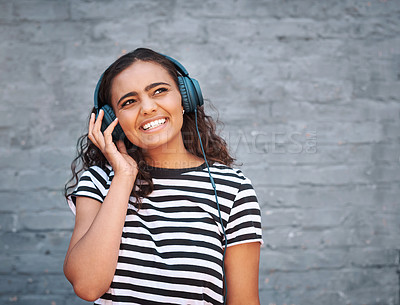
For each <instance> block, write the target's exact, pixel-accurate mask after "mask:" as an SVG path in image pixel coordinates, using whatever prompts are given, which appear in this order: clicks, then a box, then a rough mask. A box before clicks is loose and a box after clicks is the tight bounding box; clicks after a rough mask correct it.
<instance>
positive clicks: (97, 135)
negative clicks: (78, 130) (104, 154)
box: [92, 109, 105, 150]
mask: <svg viewBox="0 0 400 305" xmlns="http://www.w3.org/2000/svg"><path fill="white" fill-rule="evenodd" d="M103 118H104V110H103V109H100V111H99V115H98V116H97V118H96V119H95V122H94V125H93V128H92V136H93V138H94V141H95V142H96V143H97V145H96V146H97V147H98V148H100V150H102V149H103V148H104V145H105V143H104V136H103V134H102V132H101V125H102V122H103Z"/></svg>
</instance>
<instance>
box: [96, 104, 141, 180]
mask: <svg viewBox="0 0 400 305" xmlns="http://www.w3.org/2000/svg"><path fill="white" fill-rule="evenodd" d="M103 117H104V111H103V110H100V112H99V115H98V117H97V120H96V117H95V114H94V113H92V114H91V116H90V121H89V132H88V138H89V139H90V141H92V142H93V144H94V145H96V147H97V148H98V149H100V151H101V152H102V153H103V155H104V156H105V157H106V159H107V161H108V162H109V163H110V165H111V167H112V168H113V170H114V173H115V175H117V174H118V175H123V176H128V177H132V178H134V179H135V178H136V175H137V173H138V169H137V163H136V161H135V160H134V159H133V158H132V157H131V156H129V154H128V152H127V151H126V147H125V144H124V141H122V140H119V141H117V146H116V145H115V144H114V142H113V140H112V132H113V130H114V128H115V126H117V124H118V118H116V119H115V120H114V121H113V122H112V123H111V124H110V125H109V126H108V127H107V129H106V130H104V133H102V132H101V123H102V121H103ZM117 147H118V148H117ZM134 179H133V180H134Z"/></svg>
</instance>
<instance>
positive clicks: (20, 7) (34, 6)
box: [14, 0, 69, 21]
mask: <svg viewBox="0 0 400 305" xmlns="http://www.w3.org/2000/svg"><path fill="white" fill-rule="evenodd" d="M14 12H15V16H16V17H17V18H18V19H19V20H24V21H25V20H29V21H59V20H65V19H68V18H69V6H68V2H65V1H64V2H63V1H45V0H40V1H37V0H35V1H28V2H26V1H23V2H21V1H16V2H15V3H14ZM43 12H46V13H45V14H43Z"/></svg>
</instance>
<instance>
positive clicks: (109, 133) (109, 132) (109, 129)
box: [104, 118, 118, 144]
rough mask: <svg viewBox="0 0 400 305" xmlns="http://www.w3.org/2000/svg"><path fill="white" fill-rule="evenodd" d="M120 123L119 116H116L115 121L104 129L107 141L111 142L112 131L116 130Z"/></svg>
mask: <svg viewBox="0 0 400 305" xmlns="http://www.w3.org/2000/svg"><path fill="white" fill-rule="evenodd" d="M117 124H118V118H115V120H114V121H112V122H111V124H110V125H108V127H107V128H106V130H104V138H105V140H106V143H108V144H109V143H111V142H112V132H113V131H114V128H115V126H117Z"/></svg>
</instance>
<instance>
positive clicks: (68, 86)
mask: <svg viewBox="0 0 400 305" xmlns="http://www.w3.org/2000/svg"><path fill="white" fill-rule="evenodd" d="M139 46H145V47H151V48H154V49H156V50H158V51H160V52H163V53H165V54H169V55H171V56H173V57H175V58H177V59H178V60H180V61H181V62H182V63H183V64H184V65H185V66H186V67H187V68H188V70H189V71H190V73H191V75H192V76H193V77H195V78H197V79H198V80H199V82H200V84H201V86H202V90H203V93H204V95H205V97H206V98H208V100H209V103H212V104H213V105H214V106H215V107H216V108H217V110H218V112H219V117H220V119H221V120H222V121H223V122H224V123H225V126H224V129H223V131H222V133H223V134H224V135H225V136H226V138H227V140H228V141H229V144H230V147H231V150H232V152H233V153H234V154H235V155H236V157H237V159H238V160H239V161H241V162H242V163H243V165H242V168H243V171H244V172H245V173H246V175H247V176H249V177H250V178H251V179H252V181H253V183H254V186H255V188H256V190H257V193H258V196H259V201H260V205H261V207H262V218H263V232H264V240H265V246H264V247H263V248H262V253H261V265H260V297H261V303H262V304H265V305H272V304H274V305H291V304H294V305H309V304H318V305H319V304H327V305H331V304H332V305H336V304H348V305H350V304H351V305H372V304H379V305H395V304H399V271H400V268H399V253H400V237H399V236H400V207H399V197H400V188H399V186H400V168H399V165H400V136H399V135H400V133H399V127H400V123H399V122H400V120H399V119H400V1H399V0H369V1H368V0H365V1H361V0H345V1H315V0H297V1H295V0H285V1H282V0H280V1H278V0H268V1H267V0H235V1H230V0H227V1H217V0H202V1H194V0H190V1H185V0H157V1H144V0H143V1H140V0H132V1H128V0H122V1H121V0H112V1H93V0H84V1H79V0H64V1H63V0H54V1H51V0H32V1H28V0H14V1H5V0H0V71H1V73H0V143H1V145H0V156H1V157H0V169H1V176H0V303H1V304H24V305H26V304H28V305H30V304H40V305H43V304H49V305H67V304H68V305H73V304H86V302H83V301H80V300H79V299H78V298H77V297H75V296H74V294H73V291H72V289H71V287H70V285H69V283H68V282H67V281H66V279H65V278H64V276H63V274H62V263H63V259H64V254H65V251H66V249H67V245H68V242H69V237H70V234H71V232H72V228H73V222H74V219H73V215H72V214H71V212H70V211H69V210H68V208H67V206H66V203H65V201H64V200H63V198H62V195H61V189H62V186H63V183H64V182H65V181H66V180H67V178H68V175H69V164H70V162H71V160H72V158H73V157H74V154H75V144H76V140H77V137H78V136H79V135H80V134H81V133H83V132H84V130H85V124H86V120H87V117H88V111H89V109H90V107H91V105H92V94H93V89H94V86H95V84H96V82H97V79H98V77H99V75H100V74H101V72H102V71H103V70H104V69H105V68H106V67H107V66H108V64H109V63H111V61H113V60H114V59H115V58H116V57H117V56H119V55H121V54H123V53H124V52H126V51H129V50H131V49H134V48H136V47H139ZM207 108H208V109H210V107H209V105H208V106H207ZM210 111H211V112H212V113H214V112H213V111H212V109H210ZM214 114H215V113H214ZM215 115H216V114H215Z"/></svg>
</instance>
